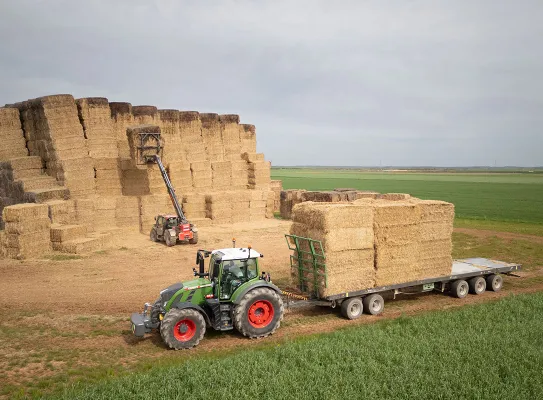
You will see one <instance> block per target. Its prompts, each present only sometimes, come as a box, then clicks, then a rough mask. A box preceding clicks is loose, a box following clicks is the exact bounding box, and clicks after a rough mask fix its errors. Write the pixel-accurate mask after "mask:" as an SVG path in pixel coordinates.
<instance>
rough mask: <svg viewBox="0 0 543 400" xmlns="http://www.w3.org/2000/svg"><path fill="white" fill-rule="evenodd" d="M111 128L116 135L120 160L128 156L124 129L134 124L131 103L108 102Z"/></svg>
mask: <svg viewBox="0 0 543 400" xmlns="http://www.w3.org/2000/svg"><path fill="white" fill-rule="evenodd" d="M109 110H110V115H111V120H112V123H113V130H114V132H115V136H116V137H117V148H118V151H119V157H120V158H121V160H124V159H129V158H130V147H129V145H128V140H126V129H127V128H128V127H129V126H133V125H134V116H133V115H132V105H131V104H130V103H120V102H112V103H109Z"/></svg>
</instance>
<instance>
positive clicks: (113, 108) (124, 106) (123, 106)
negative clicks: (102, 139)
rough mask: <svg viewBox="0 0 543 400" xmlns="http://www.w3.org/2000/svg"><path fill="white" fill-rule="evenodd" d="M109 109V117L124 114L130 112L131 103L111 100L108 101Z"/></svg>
mask: <svg viewBox="0 0 543 400" xmlns="http://www.w3.org/2000/svg"><path fill="white" fill-rule="evenodd" d="M109 110H110V113H111V118H116V117H117V116H121V115H125V114H132V104H130V103H122V102H117V101H113V102H111V103H109Z"/></svg>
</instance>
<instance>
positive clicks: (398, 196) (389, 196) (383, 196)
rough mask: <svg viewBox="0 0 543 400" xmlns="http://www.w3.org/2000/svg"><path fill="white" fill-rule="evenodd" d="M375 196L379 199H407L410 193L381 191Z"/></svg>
mask: <svg viewBox="0 0 543 400" xmlns="http://www.w3.org/2000/svg"><path fill="white" fill-rule="evenodd" d="M376 198H377V199H381V200H392V201H397V200H409V199H410V198H411V195H410V194H407V193H383V194H378V195H377V196H376Z"/></svg>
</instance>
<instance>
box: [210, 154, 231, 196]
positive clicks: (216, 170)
mask: <svg viewBox="0 0 543 400" xmlns="http://www.w3.org/2000/svg"><path fill="white" fill-rule="evenodd" d="M211 172H212V174H211V179H212V180H211V186H212V187H213V190H228V189H232V161H216V162H212V163H211Z"/></svg>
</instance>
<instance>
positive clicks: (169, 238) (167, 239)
mask: <svg viewBox="0 0 543 400" xmlns="http://www.w3.org/2000/svg"><path fill="white" fill-rule="evenodd" d="M164 242H165V243H166V246H168V247H172V246H175V244H176V243H177V238H176V237H175V236H171V235H170V233H169V232H164Z"/></svg>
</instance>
